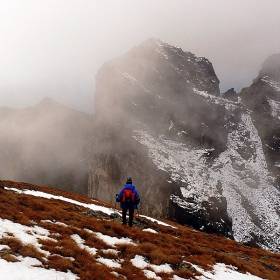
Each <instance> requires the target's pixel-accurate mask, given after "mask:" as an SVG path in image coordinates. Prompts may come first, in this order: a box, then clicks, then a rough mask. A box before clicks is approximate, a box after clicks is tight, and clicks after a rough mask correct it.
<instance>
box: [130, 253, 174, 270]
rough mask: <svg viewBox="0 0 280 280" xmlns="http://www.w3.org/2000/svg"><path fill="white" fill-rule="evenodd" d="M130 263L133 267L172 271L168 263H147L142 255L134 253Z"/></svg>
mask: <svg viewBox="0 0 280 280" xmlns="http://www.w3.org/2000/svg"><path fill="white" fill-rule="evenodd" d="M131 262H132V264H133V265H134V266H135V267H138V268H141V269H146V268H151V269H152V270H153V271H154V272H157V273H160V272H163V273H171V272H173V269H172V268H171V266H170V265H169V264H161V265H155V264H149V263H148V262H147V261H145V258H144V257H143V256H139V255H136V256H135V257H134V258H133V259H131Z"/></svg>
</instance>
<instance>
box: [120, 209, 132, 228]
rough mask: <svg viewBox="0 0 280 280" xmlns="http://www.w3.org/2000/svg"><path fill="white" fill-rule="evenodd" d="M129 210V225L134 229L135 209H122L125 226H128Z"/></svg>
mask: <svg viewBox="0 0 280 280" xmlns="http://www.w3.org/2000/svg"><path fill="white" fill-rule="evenodd" d="M127 210H128V213H129V220H128V225H129V226H130V227H132V222H133V214H134V209H133V208H123V209H122V220H123V225H126V212H127Z"/></svg>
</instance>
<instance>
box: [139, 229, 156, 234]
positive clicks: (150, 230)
mask: <svg viewBox="0 0 280 280" xmlns="http://www.w3.org/2000/svg"><path fill="white" fill-rule="evenodd" d="M143 231H147V232H151V233H156V234H157V233H158V232H157V231H155V230H154V229H152V228H146V229H143Z"/></svg>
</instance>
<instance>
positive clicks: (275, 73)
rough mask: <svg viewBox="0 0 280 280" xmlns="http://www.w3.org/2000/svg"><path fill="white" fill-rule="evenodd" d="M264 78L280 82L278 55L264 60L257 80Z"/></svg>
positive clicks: (279, 58)
mask: <svg viewBox="0 0 280 280" xmlns="http://www.w3.org/2000/svg"><path fill="white" fill-rule="evenodd" d="M264 77H268V78H269V79H272V80H274V81H276V82H280V53H278V54H273V55H271V56H270V57H268V58H267V59H266V60H265V62H264V63H263V65H262V69H261V71H260V72H259V75H258V78H257V79H259V78H264Z"/></svg>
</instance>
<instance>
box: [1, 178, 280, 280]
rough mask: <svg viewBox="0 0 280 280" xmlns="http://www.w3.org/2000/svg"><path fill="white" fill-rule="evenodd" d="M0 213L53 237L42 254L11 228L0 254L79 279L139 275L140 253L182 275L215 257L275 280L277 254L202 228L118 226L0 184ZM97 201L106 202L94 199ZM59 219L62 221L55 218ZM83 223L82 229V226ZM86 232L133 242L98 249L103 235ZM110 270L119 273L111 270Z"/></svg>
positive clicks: (80, 198) (205, 265)
mask: <svg viewBox="0 0 280 280" xmlns="http://www.w3.org/2000/svg"><path fill="white" fill-rule="evenodd" d="M0 185H1V186H8V187H13V188H17V189H22V190H23V189H31V190H38V191H44V192H47V193H51V194H54V195H58V196H59V195H61V196H64V197H68V198H70V199H74V200H77V201H80V202H83V203H93V200H92V199H91V198H88V197H85V196H81V195H79V194H74V193H68V192H66V191H61V190H56V189H52V188H48V187H39V186H35V185H31V184H26V183H17V182H11V181H0ZM0 199H1V204H0V217H1V218H2V219H8V220H11V221H13V222H17V223H21V224H23V225H27V226H34V223H37V225H38V226H40V227H43V228H45V229H47V230H49V232H50V235H49V237H51V238H53V239H55V240H51V239H40V240H39V241H38V242H39V243H40V244H41V249H42V250H45V251H48V252H50V256H49V257H48V260H45V259H44V255H43V254H42V253H41V252H40V251H38V250H37V249H36V247H34V246H32V245H30V244H22V242H21V241H20V240H18V239H16V238H15V237H14V236H13V234H12V233H10V234H7V235H8V236H7V237H3V238H2V239H0V244H1V245H7V246H9V248H10V251H11V253H3V254H1V258H3V259H5V260H7V261H10V262H13V261H17V258H16V257H17V256H30V257H33V258H37V259H38V260H40V261H41V262H42V263H43V265H44V267H49V268H53V269H57V270H60V271H64V272H65V271H67V270H71V271H72V272H73V273H75V274H77V275H79V277H80V279H81V280H90V279H106V280H107V279H122V276H121V275H123V276H125V277H127V279H145V276H144V273H143V272H142V270H141V269H139V268H136V267H135V266H133V264H132V262H131V259H133V258H134V257H135V256H136V255H141V256H144V257H145V259H146V260H147V261H148V262H149V263H150V264H154V265H161V264H165V263H168V264H170V266H171V267H172V268H173V270H174V274H176V275H178V276H179V277H182V278H186V279H188V278H190V277H193V276H194V275H199V273H198V272H197V271H196V270H195V269H194V268H193V267H192V266H191V265H190V263H192V264H196V265H199V266H200V267H202V268H203V269H211V268H212V266H213V265H214V264H215V263H217V262H222V263H225V264H228V265H233V266H235V267H237V269H238V271H239V272H243V273H245V272H249V273H251V274H253V275H257V276H259V277H261V278H265V279H271V280H275V279H278V276H279V273H280V255H279V254H274V253H271V252H268V251H265V250H261V249H257V248H251V247H248V246H245V245H243V244H240V243H237V242H235V241H232V240H228V239H225V238H223V237H221V236H217V235H215V234H205V233H203V232H199V231H196V230H193V229H191V228H187V227H183V226H181V225H177V224H174V223H171V224H172V225H173V226H176V228H171V227H165V226H161V225H158V224H156V223H153V222H151V221H148V220H145V221H144V222H145V227H146V228H152V229H154V230H156V231H157V232H158V234H154V233H151V232H145V231H142V230H141V229H139V228H132V229H131V228H129V227H124V226H123V225H122V224H121V223H119V222H113V221H111V220H110V219H109V217H106V215H105V216H104V217H105V218H103V220H98V219H96V218H94V217H91V216H90V215H87V214H86V213H87V212H88V209H87V208H84V207H76V206H75V205H73V204H71V203H69V202H64V201H59V200H55V199H45V198H40V197H33V196H29V195H25V194H23V193H21V194H19V193H14V192H12V191H5V190H3V189H1V188H0ZM98 204H99V205H104V206H109V207H112V206H111V205H106V204H105V203H102V202H98ZM56 221H59V222H61V223H65V224H66V225H67V226H64V225H61V224H56V223H55V222H56ZM86 229H87V230H86ZM92 232H101V233H102V234H104V235H109V236H111V237H117V238H121V237H128V238H130V239H131V240H133V242H134V243H135V244H137V246H133V245H125V244H124V245H118V246H116V248H114V249H115V250H117V253H115V252H113V253H112V252H110V251H103V250H104V249H110V248H111V246H109V245H107V244H106V243H105V242H104V241H102V240H101V239H99V238H98V237H97V236H95V235H94V234H92ZM73 234H77V235H79V236H80V237H81V238H82V239H83V240H84V245H85V246H88V247H90V248H95V249H96V250H97V252H98V253H97V254H96V255H91V254H90V253H89V252H88V251H87V250H86V249H82V248H81V247H80V246H79V245H78V244H77V243H76V242H75V240H74V239H73V238H72V237H71V236H72V235H73ZM98 257H104V258H107V259H112V260H114V259H117V258H120V259H123V262H122V264H121V268H114V269H113V268H109V267H107V266H106V265H104V264H101V263H98V262H97V261H96V258H98ZM112 271H115V272H117V273H118V274H119V275H120V276H119V277H118V276H117V275H113V274H112V273H111V272H112ZM157 275H159V276H161V277H162V279H170V278H171V275H170V274H166V273H157Z"/></svg>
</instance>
